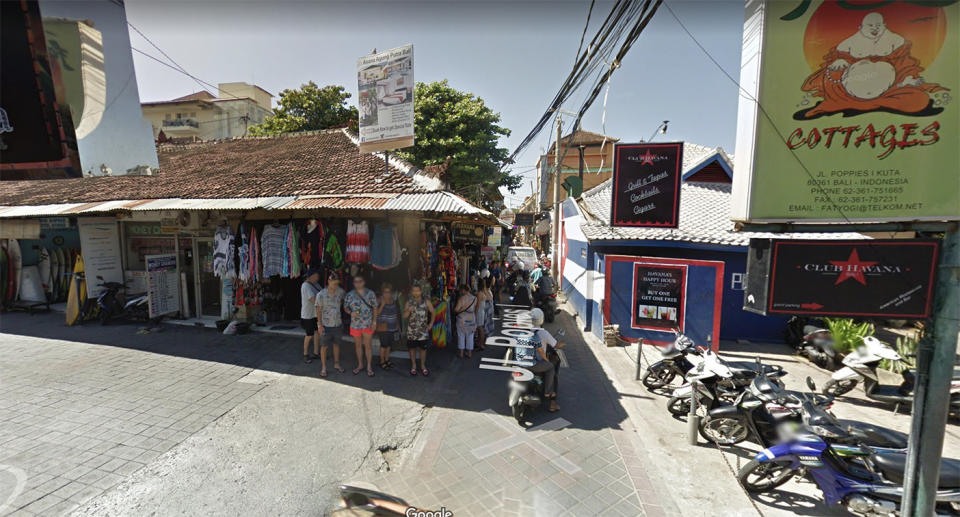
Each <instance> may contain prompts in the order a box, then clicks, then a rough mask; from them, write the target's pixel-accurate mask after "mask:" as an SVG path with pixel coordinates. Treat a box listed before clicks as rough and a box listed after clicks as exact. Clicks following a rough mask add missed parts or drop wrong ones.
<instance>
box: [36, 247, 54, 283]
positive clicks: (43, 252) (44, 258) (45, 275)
mask: <svg viewBox="0 0 960 517" xmlns="http://www.w3.org/2000/svg"><path fill="white" fill-rule="evenodd" d="M37 271H38V272H39V273H40V285H41V286H43V291H44V292H45V293H47V294H50V293H51V292H52V289H51V285H50V251H49V250H48V249H47V248H40V258H39V259H37Z"/></svg>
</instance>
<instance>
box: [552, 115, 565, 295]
mask: <svg viewBox="0 0 960 517" xmlns="http://www.w3.org/2000/svg"><path fill="white" fill-rule="evenodd" d="M562 116H563V115H562V114H561V113H560V112H559V111H558V112H557V148H556V150H555V151H554V159H553V239H551V240H552V241H553V242H552V243H551V244H553V246H552V247H553V261H552V262H551V264H550V265H551V268H550V269H551V270H552V271H553V278H554V279H555V280H556V281H557V282H558V285H559V282H560V278H559V277H560V201H559V199H560V194H559V190H560V138H561V135H560V131H561V126H562V122H561V117H562Z"/></svg>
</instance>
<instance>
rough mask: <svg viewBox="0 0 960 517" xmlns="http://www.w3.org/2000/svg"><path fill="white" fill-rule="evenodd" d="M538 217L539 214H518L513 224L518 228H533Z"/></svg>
mask: <svg viewBox="0 0 960 517" xmlns="http://www.w3.org/2000/svg"><path fill="white" fill-rule="evenodd" d="M536 215H537V214H530V213H522V214H517V215H516V217H515V218H514V221H513V224H515V225H517V226H533V223H534V220H535V217H536Z"/></svg>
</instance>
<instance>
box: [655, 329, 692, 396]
mask: <svg viewBox="0 0 960 517" xmlns="http://www.w3.org/2000/svg"><path fill="white" fill-rule="evenodd" d="M658 349H659V350H660V355H661V356H662V358H661V359H660V360H659V361H657V362H655V363H653V364H651V365H650V366H648V367H647V371H646V372H645V373H644V374H643V378H642V379H641V380H640V382H642V383H643V385H644V386H646V388H647V389H648V390H651V391H652V390H656V389H660V388H663V387H665V386H669V385H670V383H672V382H673V381H674V380H675V379H676V378H677V377H678V376H679V377H680V378H681V379H683V380H684V382H686V379H687V372H689V371H690V370H692V369H693V367H694V363H693V362H691V360H690V359H688V358H687V356H691V358H692V359H694V360H695V361H696V362H697V363H700V362H701V361H702V357H703V352H701V351H700V349H699V348H697V345H696V344H695V343H694V342H693V340H692V339H690V338H688V337H687V336H685V335H683V334H681V333H679V332H677V333H676V336H675V338H674V340H673V342H672V343H670V344H669V345H667V346H665V347H658Z"/></svg>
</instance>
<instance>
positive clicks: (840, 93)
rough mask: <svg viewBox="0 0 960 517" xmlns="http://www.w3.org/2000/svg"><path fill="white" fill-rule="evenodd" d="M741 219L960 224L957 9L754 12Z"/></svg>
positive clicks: (920, 5) (867, 5) (908, 6)
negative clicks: (944, 221)
mask: <svg viewBox="0 0 960 517" xmlns="http://www.w3.org/2000/svg"><path fill="white" fill-rule="evenodd" d="M746 14H747V18H746V22H745V25H744V45H743V48H744V50H743V54H742V67H741V78H740V83H741V86H742V87H743V89H744V90H745V91H746V93H744V94H741V96H740V105H739V114H738V123H737V144H736V146H737V147H736V148H737V153H736V158H735V162H736V167H735V173H734V176H733V179H734V189H733V192H734V209H733V214H732V216H733V219H734V220H737V221H754V222H777V221H821V222H847V221H871V222H873V221H914V220H930V219H936V220H940V219H958V218H960V195H958V192H960V174H957V146H956V142H957V141H958V140H960V104H958V103H957V102H956V101H955V98H954V97H956V92H957V89H958V88H960V66H958V63H960V2H957V1H955V0H954V1H951V0H947V1H942V2H909V1H886V2H860V1H856V2H855V1H840V2H834V1H818V0H813V1H810V0H802V1H801V0H796V1H776V2H775V1H770V0H765V1H757V2H749V3H748V6H747V13H746Z"/></svg>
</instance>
